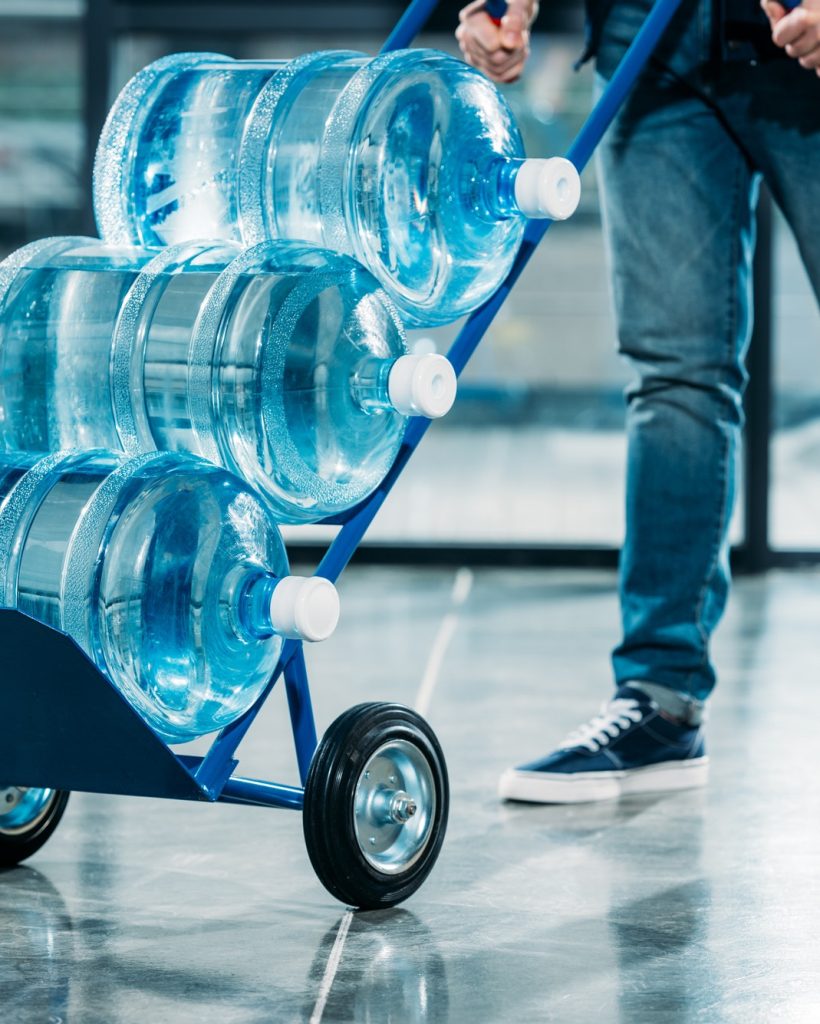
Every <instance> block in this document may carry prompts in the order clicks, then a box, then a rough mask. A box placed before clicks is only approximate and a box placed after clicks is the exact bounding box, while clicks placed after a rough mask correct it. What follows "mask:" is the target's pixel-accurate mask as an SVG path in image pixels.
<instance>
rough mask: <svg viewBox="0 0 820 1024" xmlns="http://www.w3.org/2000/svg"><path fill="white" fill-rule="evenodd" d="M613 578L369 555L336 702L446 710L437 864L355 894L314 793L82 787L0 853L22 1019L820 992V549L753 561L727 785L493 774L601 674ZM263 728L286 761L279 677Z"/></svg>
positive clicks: (336, 643) (731, 687) (751, 1008)
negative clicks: (666, 789) (543, 792)
mask: <svg viewBox="0 0 820 1024" xmlns="http://www.w3.org/2000/svg"><path fill="white" fill-rule="evenodd" d="M613 584H614V580H613V578H612V577H611V576H609V575H599V574H591V573H586V574H580V573H575V574H567V573H540V572H538V573H536V572H530V573H526V572H521V573H506V572H503V573H501V572H499V573H494V572H481V573H477V574H476V575H475V576H473V575H472V574H471V573H469V572H466V571H462V572H461V573H460V574H458V575H456V576H454V575H453V574H452V573H445V572H429V573H423V572H416V573H414V572H398V571H388V570H375V569H374V570H363V569H362V570H356V569H354V570H351V571H350V572H349V573H348V574H347V575H346V576H345V577H344V578H343V581H342V586H341V591H342V598H343V601H344V619H343V623H342V625H341V627H340V629H339V632H338V634H337V636H336V637H334V638H333V639H332V640H331V641H329V642H328V643H327V644H325V645H324V646H323V647H321V648H316V649H314V650H312V651H311V659H310V667H311V670H312V678H313V691H314V700H315V704H316V712H317V718H318V721H319V724H320V726H324V725H326V724H327V723H328V722H329V721H330V720H331V719H332V717H334V716H335V715H336V714H337V713H339V712H340V711H341V710H343V709H344V708H346V707H347V706H349V705H351V704H354V703H357V702H359V701H361V700H363V699H371V698H376V699H397V700H401V701H404V702H406V703H410V704H414V703H415V704H418V703H421V705H422V706H423V707H425V708H426V710H427V714H428V717H429V719H430V721H431V722H432V724H433V726H434V727H435V729H436V730H437V732H438V734H439V736H440V739H441V741H442V743H443V745H444V748H445V751H446V754H447V757H448V761H449V767H450V774H451V782H452V801H453V802H452V811H451V824H450V829H449V833H448V838H447V841H446V843H445V846H444V849H443V852H442V855H441V858H440V861H439V863H438V865H437V867H436V869H435V871H434V873H433V874H432V876H431V877H430V879H429V880H428V881H427V883H426V884H425V885H424V886H423V887H422V889H421V890H420V891H419V892H418V893H417V894H416V895H415V896H414V897H413V898H412V899H411V900H410V901H409V902H407V903H406V904H405V905H403V906H402V907H401V908H400V909H396V910H393V911H389V912H379V913H370V914H367V913H360V914H352V913H350V912H349V911H348V910H347V909H346V908H345V907H342V906H340V905H338V904H336V903H334V901H333V899H332V898H331V897H329V896H328V895H327V894H326V893H325V891H324V890H323V889H322V888H321V887H320V885H319V884H318V882H317V881H316V879H315V877H314V875H313V874H312V871H311V868H310V866H309V863H308V860H307V857H306V854H305V852H304V847H303V841H302V835H301V824H300V820H299V818H298V816H297V814H296V813H293V812H287V811H270V810H262V809H254V808H239V807H231V806H213V807H212V806H205V805H188V804H178V803H171V802H162V801H151V800H141V799H120V798H113V797H100V796H92V795H84V794H75V795H74V796H73V798H72V801H71V803H70V805H69V809H68V811H67V814H66V817H65V819H64V821H63V823H62V825H61V826H60V828H59V829H58V831H57V833H56V834H55V836H54V837H53V838H52V839H51V840H50V842H49V843H48V844H47V845H46V846H45V847H44V849H43V850H42V851H41V852H40V853H38V854H37V855H36V856H35V857H34V858H32V860H31V861H30V862H29V863H28V864H27V865H26V866H24V867H20V868H17V869H14V870H12V871H9V872H6V873H3V874H0V1021H2V1024H46V1022H51V1024H64V1022H71V1024H137V1022H140V1024H142V1022H151V1024H153V1022H161V1024H188V1022H191V1024H193V1022H203V1021H205V1022H212V1021H213V1022H220V1024H270V1022H279V1021H304V1022H310V1024H318V1022H341V1021H345V1022H348V1021H351V1022H359V1021H361V1022H397V1024H401V1022H416V1021H453V1022H458V1024H461V1022H465V1024H472V1022H485V1021H486V1022H493V1024H507V1022H529V1021H557V1022H561V1024H563V1022H567V1024H571V1022H576V1021H577V1022H584V1024H586V1022H589V1021H595V1022H596V1024H599V1022H600V1024H608V1022H617V1024H642V1022H651V1024H655V1022H659V1024H684V1022H689V1021H703V1022H706V1024H718V1022H723V1021H732V1022H734V1021H737V1022H741V1021H742V1022H744V1024H757V1022H759V1024H771V1022H781V1021H782V1022H786V1024H802V1022H806V1024H809V1022H816V1021H818V1020H820V944H818V927H819V926H820V871H818V864H820V814H819V813H818V812H820V775H818V772H817V770H816V763H817V757H816V754H815V750H816V743H817V735H818V729H817V712H818V704H819V703H820V702H818V695H817V693H818V691H817V687H818V680H820V643H818V635H820V629H818V625H819V624H820V574H818V573H814V572H812V573H805V574H801V573H798V574H791V575H772V576H769V577H768V578H765V579H759V580H758V579H755V580H741V581H739V582H738V584H737V586H736V590H735V593H734V600H733V602H732V605H731V608H730V611H729V613H728V615H727V617H726V620H725V622H724V624H723V627H722V629H721V631H720V634H719V636H718V638H717V642H716V648H715V651H716V657H717V660H718V663H719V666H720V670H721V674H722V682H721V687H720V693H719V696H718V697H717V698H716V699H715V701H714V704H713V709H712V717H711V722H710V729H709V737H710V744H711V751H710V752H711V755H712V765H713V775H712V781H711V785H710V787H709V788H708V790H705V791H699V792H685V793H679V794H676V795H671V796H666V797H658V796H653V797H651V798H640V799H638V798H633V799H630V800H628V801H624V802H621V803H606V804H600V805H590V806H582V807H575V808H572V807H527V806H521V805H516V806H512V805H507V806H503V805H501V804H499V803H498V802H497V801H496V799H495V796H494V787H495V782H496V777H497V775H498V773H499V772H500V771H501V770H502V769H503V768H504V767H505V766H506V765H507V764H508V763H510V762H512V761H516V760H518V759H521V758H526V757H529V756H531V755H536V754H538V753H539V752H541V751H544V750H546V749H547V747H548V746H549V745H550V743H551V742H552V741H555V740H557V739H560V738H561V737H562V736H563V734H564V733H565V732H566V731H567V730H568V729H569V728H570V727H572V726H573V725H575V724H577V723H578V721H579V720H580V719H583V718H586V717H588V716H589V714H590V713H591V712H592V711H594V710H595V708H596V707H597V705H598V703H599V702H600V700H601V699H602V698H603V697H604V695H605V694H606V693H607V691H608V686H609V683H608V676H607V650H608V648H609V647H610V646H611V644H612V643H613V642H614V640H615V638H616V632H617V606H616V602H615V597H614V592H613ZM454 595H455V601H454ZM246 748H247V749H245V750H244V753H243V757H242V768H243V770H244V771H245V772H246V773H247V774H251V775H254V774H256V775H259V776H262V777H273V778H280V779H282V781H288V780H291V779H293V778H294V771H293V767H292V756H291V749H290V740H289V737H288V735H287V729H286V715H285V711H284V702H283V700H282V694H281V693H276V694H274V696H273V697H272V699H271V701H270V702H269V705H268V707H266V709H265V712H264V713H263V717H262V719H261V720H259V721H258V722H257V723H256V725H255V727H254V729H253V730H252V732H251V733H250V734H249V737H248V739H247V741H246Z"/></svg>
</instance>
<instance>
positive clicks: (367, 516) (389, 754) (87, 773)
mask: <svg viewBox="0 0 820 1024" xmlns="http://www.w3.org/2000/svg"><path fill="white" fill-rule="evenodd" d="M680 2H681V0H656V3H655V4H654V6H653V8H652V10H651V11H650V12H649V14H648V15H647V18H646V21H645V23H644V25H643V26H642V28H641V30H640V32H639V33H638V35H637V36H636V38H635V40H634V42H633V43H632V45H631V46H630V48H629V50H628V51H627V52H626V54H625V55H624V57H623V60H622V61H621V63H620V65H619V67H618V68H617V70H616V71H615V73H614V75H613V76H612V79H611V80H610V82H609V84H608V87H607V88H606V90H605V91H604V93H603V94H602V96H601V97H600V99H599V100H598V102H597V104H596V105H595V107H594V109H593V110H592V112H591V114H590V115H589V117H588V118H587V120H586V122H585V123H584V125H583V127H582V128H581V130H580V132H579V134H578V136H577V138H576V139H575V141H574V143H573V144H572V145H571V146H570V148H569V151H568V152H567V154H566V156H567V158H568V159H569V160H571V161H572V162H573V163H574V164H575V166H576V167H577V168H578V170H579V172H580V171H583V169H584V167H585V166H586V164H587V163H588V161H589V159H590V157H591V156H592V153H593V152H594V150H595V147H596V146H597V145H598V143H599V142H600V140H601V138H602V136H603V134H604V132H605V131H606V129H607V128H608V126H609V124H610V123H611V121H612V119H613V118H614V116H615V115H616V113H617V112H618V110H619V108H620V107H621V105H622V103H623V102H624V99H625V97H626V95H627V93H628V92H629V90H630V89H631V87H632V85H633V83H634V82H635V80H636V78H637V77H638V75H639V74H640V72H641V71H642V70H643V68H644V66H645V64H646V62H647V60H648V59H649V57H650V55H651V53H652V52H653V50H654V48H655V46H656V44H657V42H658V40H659V39H660V36H661V35H662V33H663V31H664V30H665V28H666V26H667V24H668V23H669V21H670V19H671V17H672V15H673V14H674V13H675V11H676V10H677V8H678V7H679V5H680ZM435 6H436V0H413V2H412V3H410V4H409V5H408V7H407V10H406V11H405V13H404V15H403V16H402V18H401V19H400V20H399V22H398V24H397V25H396V27H395V29H394V30H393V32H392V33H391V35H390V37H389V38H388V40H387V42H386V43H385V45H384V47H383V50H382V52H387V51H390V50H395V49H401V48H403V47H406V46H408V45H409V44H410V43H411V41H412V40H413V38H414V37H415V35H416V34H417V32H418V31H419V30H420V29H421V28H422V27H423V25H424V24H425V22H426V20H427V18H428V17H429V15H430V13H431V12H432V10H433V8H434V7H435ZM505 9H506V3H505V2H504V0H488V3H487V7H486V10H487V13H488V14H490V16H491V17H494V18H496V19H498V18H500V17H501V16H502V15H503V13H504V11H505ZM549 226H550V222H549V221H538V220H533V221H530V223H529V224H528V225H527V228H526V231H525V233H524V238H523V241H522V244H521V247H520V249H519V252H518V254H517V256H516V259H515V262H514V264H513V266H512V269H511V270H510V273H509V275H508V276H507V278H506V280H505V281H504V282H503V283H502V284H501V285H500V287H499V288H498V290H497V291H496V292H495V293H494V294H493V295H492V296H491V297H490V298H489V299H488V300H487V301H486V302H485V303H484V304H483V305H482V306H481V307H479V308H478V309H477V310H476V311H475V312H474V313H473V314H472V315H471V316H470V317H469V319H468V320H467V322H466V324H465V325H464V327H463V328H462V330H461V332H460V334H459V335H458V337H457V338H456V340H455V341H454V343H453V345H452V347H451V349H450V351H449V353H448V357H449V359H450V361H451V362H452V364H453V366H454V367H455V370H456V373H457V374H460V373H461V371H462V370H463V369H464V367H465V365H466V363H467V361H468V360H469V358H470V356H471V355H472V354H473V352H474V351H475V349H476V347H477V346H478V344H479V342H480V341H481V339H482V337H483V336H484V333H485V331H486V330H487V328H488V327H489V325H490V323H491V322H492V320H493V318H494V316H495V314H496V313H497V312H498V310H499V308H500V307H501V304H502V303H503V302H504V300H505V299H506V297H507V296H508V295H509V293H510V289H511V288H512V287H513V285H514V284H515V282H516V281H517V280H518V278H519V276H520V274H521V271H522V270H523V269H524V267H525V266H526V264H527V262H528V260H529V259H530V256H531V255H532V253H533V251H534V250H535V247H536V246H537V245H538V243H539V242H540V240H541V238H542V237H543V235H544V233H545V232H546V231H547V229H548V228H549ZM429 422H430V421H429V420H425V419H419V418H414V419H411V420H410V422H409V424H408V427H407V430H406V433H405V437H404V440H403V443H402V445H401V448H400V451H399V454H398V456H397V458H396V461H395V463H394V464H393V466H392V468H391V469H390V471H389V472H388V474H387V476H386V477H385V479H384V480H383V481H382V483H381V484H380V485H379V487H378V488H377V489H376V490H375V491H374V492H373V493H372V494H371V495H370V496H369V497H368V498H366V499H365V500H364V501H363V502H361V503H360V504H359V505H358V506H357V507H356V508H354V509H352V510H350V511H348V512H346V513H344V514H343V515H341V516H338V517H335V518H333V519H330V520H326V522H328V523H332V524H336V525H340V526H341V529H340V531H339V533H338V534H337V535H336V537H335V539H334V540H333V542H332V543H331V544H330V546H329V548H328V550H327V552H326V553H325V555H324V557H323V558H322V560H321V562H320V564H319V566H318V568H317V570H316V575H318V576H323V577H325V578H326V579H329V580H331V581H332V582H334V583H335V582H336V581H337V580H338V578H339V576H340V574H341V573H342V571H343V569H344V568H345V566H346V565H347V564H348V562H349V561H350V559H351V557H352V556H353V554H354V552H355V551H356V548H357V547H358V545H359V542H360V541H361V539H362V537H363V536H364V534H365V532H366V530H367V528H368V526H369V525H370V523H371V522H372V520H373V518H374V517H375V515H376V513H377V512H378V510H379V509H380V508H381V505H382V503H383V502H384V500H385V498H386V497H387V495H388V494H389V493H390V491H391V489H392V487H393V485H394V484H395V482H396V480H397V479H398V477H399V475H400V473H401V472H402V470H403V469H404V467H405V466H406V464H407V462H408V460H409V458H410V456H411V455H412V454H413V452H414V451H415V450H416V448H417V446H418V444H419V442H420V441H421V439H422V438H423V437H424V434H425V432H426V430H427V428H428V426H429ZM0 650H2V651H3V656H2V662H0V702H1V704H0V706H2V709H3V728H4V741H3V743H2V745H0V867H8V866H12V865H15V864H17V863H19V862H20V861H21V860H23V859H25V858H26V857H28V856H30V855H31V854H32V853H34V852H35V851H36V850H37V849H39V848H40V847H41V846H42V845H43V843H44V842H45V841H46V840H47V839H48V838H49V836H50V835H51V834H52V833H53V832H54V829H55V828H56V827H57V825H58V824H59V821H60V819H61V817H62V815H63V812H64V810H65V807H66V801H67V799H68V793H69V792H70V791H71V790H79V791H86V792H91V793H112V794H121V795H131V796H150V797H164V798H168V799H177V800H200V801H204V802H210V803H213V802H215V801H220V802H222V803H238V804H254V805H257V806H261V807H290V808H293V809H295V810H301V811H302V819H303V827H304V835H305V842H306V846H307V851H308V855H309V857H310V860H311V862H312V864H313V867H314V869H315V870H316V873H317V875H318V877H319V879H320V880H321V881H322V883H323V884H324V885H325V887H326V888H327V889H328V890H329V892H330V893H332V894H333V895H334V896H335V897H337V898H338V899H339V900H341V901H342V902H344V903H347V904H349V905H351V906H354V907H360V908H363V909H373V908H379V907H389V906H392V905H394V904H396V903H398V902H400V901H401V900H404V899H406V898H407V897H408V896H410V895H411V894H412V893H413V892H415V890H416V889H418V887H419V886H420V885H421V884H422V882H423V881H424V880H425V878H426V877H427V875H428V874H429V873H430V871H431V869H432V867H433V865H434V864H435V861H436V858H437V857H438V854H439V851H440V849H441V844H442V841H443V839H444V832H445V829H446V825H447V815H448V807H449V784H448V779H447V769H446V766H445V762H444V755H443V754H442V751H441V747H440V746H439V743H438V741H437V739H436V737H435V735H434V733H433V731H432V730H431V728H430V726H429V725H428V724H427V723H426V722H425V721H424V719H423V718H421V716H419V715H418V714H416V713H415V712H414V711H412V710H411V709H409V708H406V707H403V706H401V705H399V704H392V703H366V704H359V705H357V706H355V707H352V708H350V709H349V710H347V711H345V712H344V713H343V714H342V715H340V716H339V717H338V718H337V719H336V721H334V722H333V724H332V725H331V726H330V727H329V729H328V730H327V732H326V733H325V734H324V736H323V738H322V739H321V741H317V736H316V727H315V724H314V720H313V711H312V708H311V701H310V691H309V687H308V677H307V671H306V668H305V660H304V654H303V650H302V645H301V642H299V641H294V640H287V641H286V642H285V644H284V646H283V650H282V654H281V657H280V660H279V663H278V665H277V667H276V670H275V671H274V673H273V675H272V677H271V679H270V681H269V683H268V685H267V688H266V689H265V690H264V692H263V693H262V694H261V696H260V697H259V699H258V700H257V701H256V703H255V704H254V705H253V706H252V707H251V708H250V709H249V710H248V711H247V712H245V714H243V715H242V717H241V718H239V719H238V720H236V721H235V722H233V723H232V724H231V725H229V726H227V727H226V728H225V729H223V730H222V731H221V732H220V733H219V734H218V735H217V737H216V738H215V739H214V740H213V742H212V744H211V746H210V748H209V750H208V751H207V753H206V754H205V755H204V756H202V757H193V756H190V755H185V754H178V753H174V751H172V750H171V749H170V748H169V747H168V746H167V745H166V744H165V743H164V742H163V741H162V740H160V739H159V738H158V737H157V736H156V735H155V734H154V732H153V731H152V730H151V729H150V727H149V726H148V725H147V724H146V723H145V722H144V721H143V720H142V718H140V716H139V715H138V714H137V712H136V711H134V710H133V709H132V708H131V707H130V705H129V704H128V703H127V702H126V700H125V698H124V697H122V695H121V694H120V692H119V691H118V690H117V689H116V688H115V687H114V686H113V685H112V684H111V683H109V682H108V680H107V679H105V677H104V676H102V675H101V674H100V672H99V671H98V670H97V669H96V667H95V666H94V665H93V664H92V663H91V661H90V660H89V659H88V658H87V657H86V656H85V654H83V652H82V651H80V649H79V648H78V647H77V646H76V645H75V644H74V642H73V641H72V640H71V639H69V638H68V637H67V636H65V635H63V634H61V633H58V632H56V631H55V630H53V629H51V628H49V627H47V626H44V625H42V624H41V623H39V622H35V621H34V620H32V619H30V618H28V617H27V616H25V615H23V614H22V613H20V612H17V611H13V610H0ZM280 677H282V678H283V679H284V684H285V689H286V691H287V699H288V707H289V711H290V719H291V726H292V730H293V738H294V745H295V748H296V761H297V765H298V770H299V778H300V783H301V784H300V785H299V786H290V785H284V784H282V783H278V782H267V781H263V780H259V779H249V778H244V777H242V776H240V775H237V774H235V770H236V767H237V764H238V761H237V760H236V759H235V757H234V754H235V752H236V749H237V747H238V746H239V743H240V742H241V740H242V738H243V736H244V735H245V733H246V732H247V731H248V729H249V728H250V726H251V725H252V723H253V721H254V719H255V718H256V716H257V714H258V713H259V710H260V708H261V707H262V705H263V703H264V702H265V700H266V699H267V697H268V695H269V694H270V692H271V690H272V689H273V687H274V686H275V684H276V683H277V681H278V680H279V678H280ZM5 780H9V781H8V783H7V782H6V781H5ZM12 780H13V781H14V783H15V785H11V781H12Z"/></svg>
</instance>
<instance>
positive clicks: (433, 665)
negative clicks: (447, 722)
mask: <svg viewBox="0 0 820 1024" xmlns="http://www.w3.org/2000/svg"><path fill="white" fill-rule="evenodd" d="M472 588H473V573H472V571H471V570H470V569H465V568H461V569H459V570H458V572H457V573H456V575H455V579H454V580H453V589H452V590H451V591H450V606H451V607H450V610H449V611H448V612H447V614H446V615H445V616H444V618H443V619H442V620H441V625H440V626H439V628H438V633H436V638H435V640H433V646H432V647H431V648H430V656H429V657H428V659H427V664H426V665H425V667H424V674H423V675H422V677H421V683H420V685H419V692H418V693H417V694H416V701H415V705H414V706H415V709H416V711H418V713H419V714H420V715H421V716H422V717H424V718H426V717H427V714H428V712H429V710H430V704H431V702H432V700H433V693H434V691H435V689H436V684H437V683H438V677H439V673H440V672H441V666H442V663H443V661H444V656H445V654H446V653H447V648H448V647H449V646H450V641H451V640H452V639H453V634H454V633H455V631H456V627H457V626H458V619H459V615H460V613H461V607H462V605H463V604H464V602H465V601H466V600H467V598H468V597H469V595H470V591H471V590H472Z"/></svg>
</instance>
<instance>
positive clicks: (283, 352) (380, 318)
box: [0, 238, 456, 523]
mask: <svg viewBox="0 0 820 1024" xmlns="http://www.w3.org/2000/svg"><path fill="white" fill-rule="evenodd" d="M455 388H456V382H455V374H454V371H453V368H452V367H451V365H450V364H449V362H448V361H447V360H446V359H445V358H444V357H443V356H440V355H436V354H427V355H423V356H417V355H411V354H408V353H407V348H406V341H405V335H404V331H403V328H402V325H401V321H400V319H399V317H398V314H397V313H396V311H395V308H394V307H393V305H392V303H391V302H390V301H389V299H388V298H387V296H386V295H385V294H384V292H383V291H382V289H380V288H379V286H378V282H377V281H376V279H375V278H374V277H373V275H371V274H370V273H368V272H367V271H366V270H365V269H364V268H363V267H361V266H360V265H359V264H358V263H357V262H356V261H355V260H353V259H352V258H350V257H348V256H344V255H339V254H337V253H331V252H327V251H323V250H319V249H316V248H314V247H312V246H311V245H309V244H306V243H296V242H281V241H280V242H265V243H261V244H259V245H257V246H253V247H251V248H249V249H245V250H243V249H242V248H241V246H240V245H238V244H237V243H231V242H184V243H181V244H179V245H175V246H171V247H169V248H166V249H163V250H153V251H149V250H139V249H132V248H117V247H111V246H105V245H103V244H102V243H100V242H98V241H96V240H94V239H89V238H52V239H46V240H44V241H42V242H35V243H32V244H31V245H29V246H27V247H25V248H23V249H21V250H19V251H18V252H16V253H14V254H12V255H11V256H10V257H9V258H8V259H7V260H6V261H5V262H4V263H2V264H0V443H1V444H2V446H3V447H4V448H5V449H6V450H7V451H8V450H20V451H35V452H36V451H41V452H49V451H58V450H63V449H73V448H110V449H121V450H124V451H126V452H128V453H129V454H138V453H141V452H146V451H155V450H161V451H188V452H192V453H194V454H197V455H201V456H203V457H205V458H207V459H208V460H210V461H211V462H214V463H216V464H218V465H220V466H223V467H224V468H226V469H228V470H230V471H231V472H233V473H236V474H237V475H238V476H240V477H241V478H242V479H243V480H245V481H246V482H248V483H249V484H250V485H251V486H253V487H254V488H255V489H257V490H259V491H260V492H262V493H263V494H264V495H265V496H266V498H267V500H268V501H269V503H270V505H271V507H272V509H273V510H274V512H275V514H276V517H277V519H278V520H279V521H281V522H291V523H300V522H313V521H317V520H319V519H323V518H326V517H330V516H334V515H337V514H339V513H341V512H343V511H344V510H346V509H349V508H351V507H352V506H354V505H356V504H357V503H358V502H360V501H361V500H362V499H364V498H365V497H366V496H367V495H368V494H369V493H370V492H371V491H372V490H373V489H374V488H375V487H376V486H377V485H378V484H379V483H380V481H381V480H382V479H383V478H384V475H385V474H386V472H387V471H388V469H389V468H390V466H391V465H392V463H393V461H394V459H395V457H396V454H397V452H398V450H399V446H400V444H401V441H402V438H403V436H404V431H405V427H406V424H407V421H408V417H409V416H411V415H420V416H428V417H437V416H440V415H443V414H444V413H445V412H446V411H447V410H448V409H449V408H450V406H451V405H452V402H453V400H454V397H455Z"/></svg>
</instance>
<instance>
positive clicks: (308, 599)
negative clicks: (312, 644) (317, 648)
mask: <svg viewBox="0 0 820 1024" xmlns="http://www.w3.org/2000/svg"><path fill="white" fill-rule="evenodd" d="M270 620H271V624H272V626H273V628H274V629H275V630H276V632H277V633H279V635H280V636H284V637H288V639H291V640H311V641H315V640H327V638H328V637H329V636H332V635H333V631H334V630H335V629H336V625H337V624H338V622H339V593H338V591H337V590H336V588H335V587H334V586H333V584H332V583H331V582H330V580H326V579H324V578H323V577H322V576H284V577H283V578H282V579H281V580H280V581H279V582H278V583H277V584H276V587H275V588H274V591H273V596H272V597H271V600H270Z"/></svg>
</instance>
